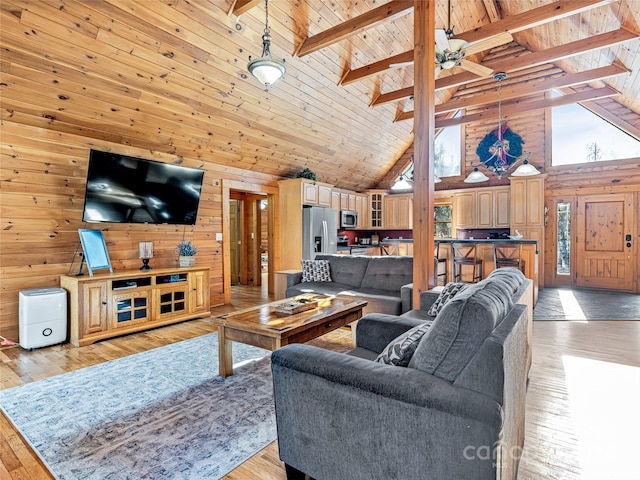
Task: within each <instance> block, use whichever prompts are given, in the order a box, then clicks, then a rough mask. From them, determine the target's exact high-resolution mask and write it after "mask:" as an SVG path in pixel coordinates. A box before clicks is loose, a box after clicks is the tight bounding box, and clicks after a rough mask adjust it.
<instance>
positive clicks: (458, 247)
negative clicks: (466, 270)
mask: <svg viewBox="0 0 640 480" xmlns="http://www.w3.org/2000/svg"><path fill="white" fill-rule="evenodd" d="M451 253H452V256H453V281H454V282H460V281H461V280H460V279H461V273H462V266H463V265H471V266H472V267H473V276H472V280H471V283H476V282H479V281H480V280H482V259H481V258H478V245H477V244H475V243H456V242H454V243H452V244H451Z"/></svg>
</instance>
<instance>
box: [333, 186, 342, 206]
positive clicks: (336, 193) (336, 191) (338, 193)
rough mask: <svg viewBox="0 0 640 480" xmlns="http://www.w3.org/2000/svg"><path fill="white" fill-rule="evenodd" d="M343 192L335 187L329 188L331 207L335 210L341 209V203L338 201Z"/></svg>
mask: <svg viewBox="0 0 640 480" xmlns="http://www.w3.org/2000/svg"><path fill="white" fill-rule="evenodd" d="M342 194H343V192H342V191H341V190H339V189H337V188H334V189H332V190H331V208H333V209H335V210H338V211H340V210H343V208H342V205H341V203H340V198H341V197H342Z"/></svg>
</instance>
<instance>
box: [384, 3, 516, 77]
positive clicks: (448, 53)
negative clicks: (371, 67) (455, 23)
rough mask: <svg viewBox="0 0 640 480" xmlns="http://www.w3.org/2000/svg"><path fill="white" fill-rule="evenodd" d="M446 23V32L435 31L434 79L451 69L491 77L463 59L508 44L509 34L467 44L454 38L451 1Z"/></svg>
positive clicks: (401, 64) (481, 68)
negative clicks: (454, 68) (457, 68)
mask: <svg viewBox="0 0 640 480" xmlns="http://www.w3.org/2000/svg"><path fill="white" fill-rule="evenodd" d="M447 23H448V27H447V29H446V30H445V29H443V28H439V29H437V30H436V35H435V36H436V50H435V54H436V55H435V56H436V58H435V60H436V77H437V76H438V74H439V73H440V72H441V71H442V70H449V69H451V68H453V67H460V68H463V69H465V70H468V71H469V72H472V73H475V74H476V75H478V76H480V77H488V76H490V75H493V70H492V69H491V68H488V67H485V66H484V65H480V64H479V63H476V62H472V61H471V60H468V59H467V58H465V57H467V56H468V55H473V54H475V53H479V52H482V51H484V50H490V49H492V48H494V47H498V46H500V45H504V44H506V43H509V42H511V41H512V40H513V37H512V36H511V34H510V33H509V32H501V33H498V34H496V35H493V36H491V37H489V38H485V39H482V40H478V41H476V42H472V43H467V42H466V41H464V40H463V39H461V38H455V35H454V33H453V28H452V27H451V1H449V18H448V21H447ZM412 63H413V61H409V62H402V63H392V64H391V65H389V67H391V68H396V67H404V66H407V65H411V64H412Z"/></svg>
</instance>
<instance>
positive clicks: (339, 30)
mask: <svg viewBox="0 0 640 480" xmlns="http://www.w3.org/2000/svg"><path fill="white" fill-rule="evenodd" d="M412 10H413V1H409V0H393V1H391V2H389V3H387V4H385V5H382V6H381V7H377V8H374V9H373V10H370V11H368V12H367V13H363V14H362V15H358V16H357V17H354V18H351V19H349V20H347V21H346V22H344V23H341V24H340V25H336V26H335V27H331V28H329V29H327V30H325V31H324V32H321V33H318V34H317V35H313V36H311V37H307V38H306V39H304V41H303V42H302V44H300V47H298V51H297V55H298V56H299V57H303V56H305V55H309V54H310V53H313V52H316V51H318V50H320V49H321V48H324V47H327V46H329V45H332V44H334V43H336V42H339V41H340V40H344V39H345V38H347V37H350V36H352V35H355V34H356V33H359V32H361V31H362V30H364V29H366V28H369V27H371V26H373V25H375V24H376V23H379V22H382V21H385V20H391V19H392V18H395V17H396V16H397V15H405V14H407V13H410V12H411V11H412Z"/></svg>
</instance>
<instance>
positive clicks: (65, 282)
mask: <svg viewBox="0 0 640 480" xmlns="http://www.w3.org/2000/svg"><path fill="white" fill-rule="evenodd" d="M60 285H61V286H62V288H64V289H66V290H67V292H68V293H69V325H70V335H69V336H70V340H71V343H72V344H73V345H75V346H76V347H79V346H83V345H89V344H91V343H94V342H96V341H98V340H104V339H107V338H112V337H115V336H118V335H123V334H125V333H132V332H139V331H142V330H147V329H149V328H155V327H160V326H163V325H169V324H171V323H176V322H181V321H184V320H189V319H192V318H199V317H208V316H209V315H210V314H211V313H210V311H209V298H210V296H209V267H189V268H179V269H169V268H165V269H157V270H156V269H154V270H152V271H148V270H147V271H140V270H134V271H123V272H117V273H105V274H98V275H94V276H93V277H84V276H82V277H77V276H62V277H60Z"/></svg>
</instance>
